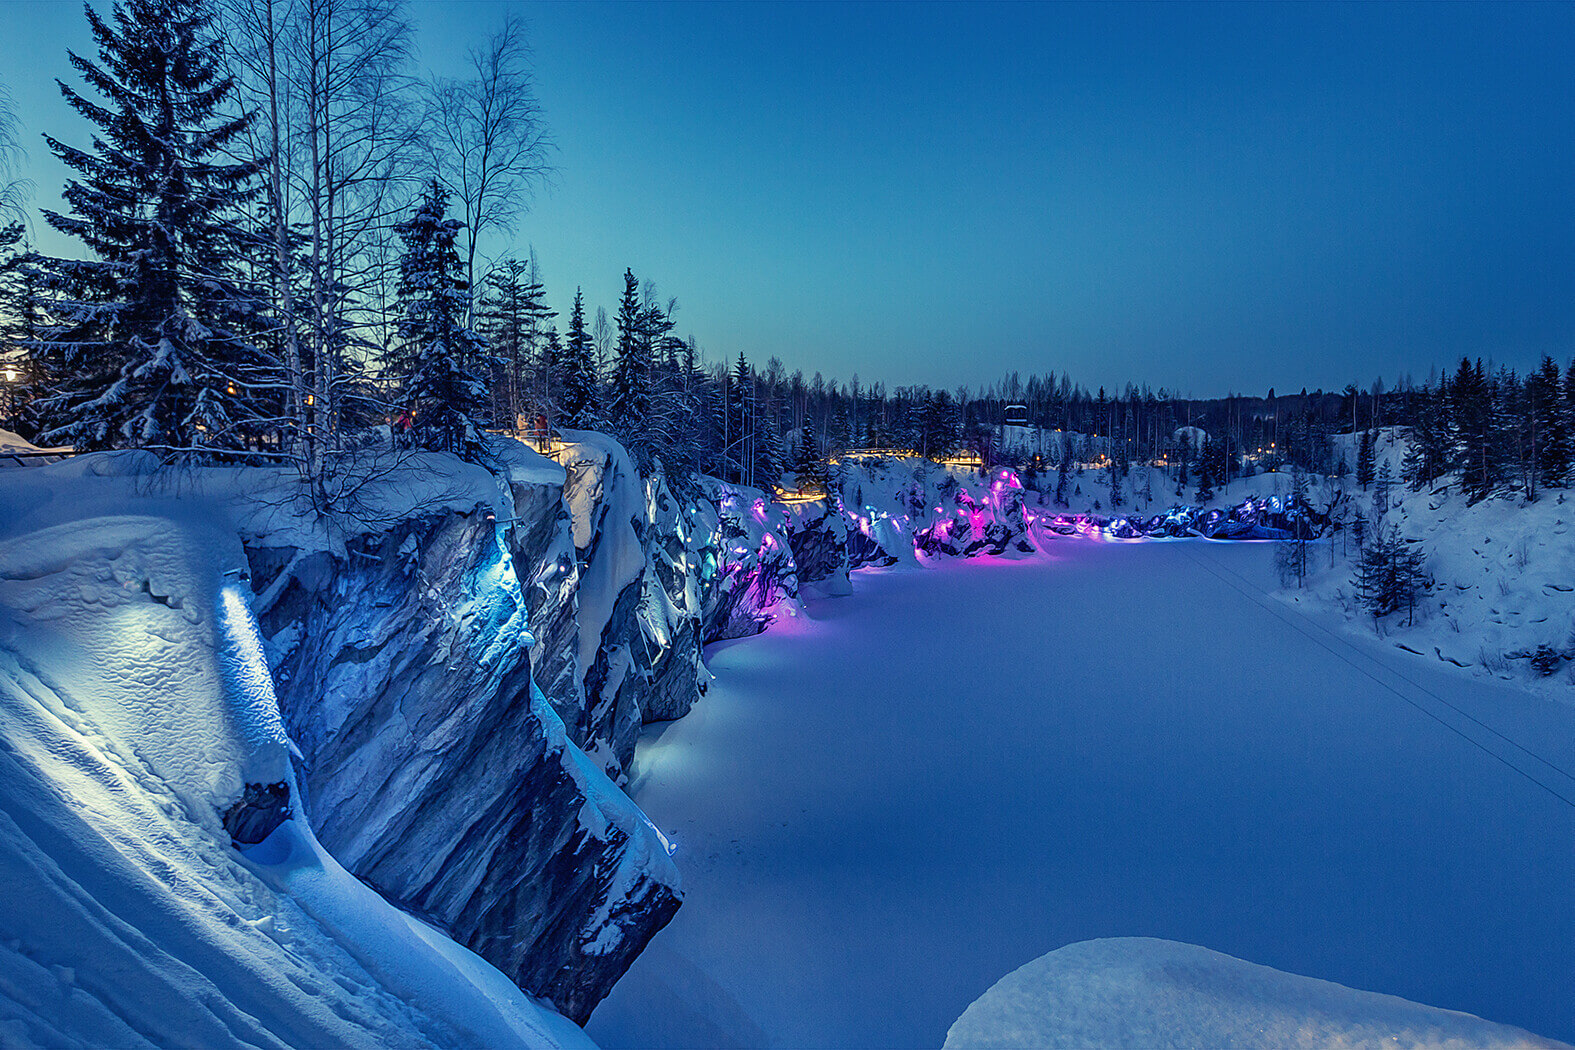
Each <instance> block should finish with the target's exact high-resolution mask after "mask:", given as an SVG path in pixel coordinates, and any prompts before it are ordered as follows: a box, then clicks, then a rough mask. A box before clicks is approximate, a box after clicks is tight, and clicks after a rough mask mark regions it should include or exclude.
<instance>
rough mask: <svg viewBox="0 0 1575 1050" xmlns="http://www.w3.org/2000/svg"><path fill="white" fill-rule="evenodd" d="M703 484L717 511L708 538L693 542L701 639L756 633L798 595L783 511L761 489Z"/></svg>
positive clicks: (707, 480)
mask: <svg viewBox="0 0 1575 1050" xmlns="http://www.w3.org/2000/svg"><path fill="white" fill-rule="evenodd" d="M701 486H702V489H703V491H704V494H705V496H706V502H707V504H709V505H710V506H711V507H712V508H714V511H715V515H716V518H715V522H716V523H715V525H714V526H713V530H714V531H713V532H712V533H711V535H710V536H709V537H706V539H707V540H708V542H707V543H706V544H705V545H704V546H697V555H698V557H699V560H700V566H701V568H700V579H701V588H702V606H703V609H704V614H703V615H704V641H705V642H707V643H710V642H715V641H720V640H722V639H724V638H744V637H748V636H749V635H752V634H759V633H760V632H761V631H763V630H765V629H766V627H767V625H769V624H770V623H771V621H772V620H773V619H774V618H775V616H776V615H777V613H778V611H779V609H781V608H786V607H789V606H792V605H795V604H796V603H797V599H798V566H797V564H796V563H795V562H794V560H793V550H792V547H791V546H790V545H789V543H788V534H787V514H786V512H785V511H784V510H783V509H782V507H781V506H779V505H774V504H772V503H771V502H770V500H769V499H768V497H767V496H766V494H765V493H764V492H762V491H760V490H759V489H752V488H747V487H745V486H742V485H730V484H728V483H726V482H722V481H718V480H716V479H714V478H702V479H701ZM699 538H700V536H699V535H698V534H696V539H699Z"/></svg>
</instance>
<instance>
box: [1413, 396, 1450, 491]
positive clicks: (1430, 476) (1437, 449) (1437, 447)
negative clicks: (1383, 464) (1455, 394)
mask: <svg viewBox="0 0 1575 1050" xmlns="http://www.w3.org/2000/svg"><path fill="white" fill-rule="evenodd" d="M1448 405H1449V383H1448V380H1442V381H1440V383H1439V387H1438V389H1437V390H1436V391H1434V390H1429V389H1426V388H1424V389H1423V390H1422V391H1421V393H1420V394H1419V395H1418V396H1417V399H1416V407H1415V410H1414V412H1413V415H1412V422H1411V441H1410V443H1409V445H1408V447H1407V448H1406V454H1405V459H1404V460H1403V461H1402V463H1401V477H1403V478H1404V479H1405V483H1406V484H1407V485H1408V486H1409V487H1410V488H1411V489H1413V490H1415V491H1420V490H1422V489H1424V488H1428V487H1430V486H1431V485H1432V484H1433V482H1435V481H1437V480H1438V478H1439V477H1440V476H1442V475H1443V473H1444V472H1445V471H1446V470H1448V469H1449V465H1450V462H1451V460H1452V458H1453V457H1452V454H1451V439H1450V434H1449V410H1448Z"/></svg>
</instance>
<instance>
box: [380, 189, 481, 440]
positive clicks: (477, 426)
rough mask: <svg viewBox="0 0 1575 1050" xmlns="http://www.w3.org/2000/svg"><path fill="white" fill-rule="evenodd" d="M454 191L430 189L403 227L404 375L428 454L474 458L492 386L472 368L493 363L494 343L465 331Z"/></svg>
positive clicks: (399, 228)
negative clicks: (489, 346) (489, 352)
mask: <svg viewBox="0 0 1575 1050" xmlns="http://www.w3.org/2000/svg"><path fill="white" fill-rule="evenodd" d="M447 207H448V191H447V190H445V189H444V188H443V187H442V185H441V184H440V183H439V182H438V181H437V180H436V179H434V180H432V182H431V183H430V184H429V185H428V186H427V189H426V192H425V193H424V194H423V195H422V198H421V203H420V204H419V205H418V206H417V207H416V210H415V213H414V214H412V215H411V217H410V218H409V219H407V220H405V221H404V222H402V223H400V224H399V225H398V226H396V227H395V232H397V233H398V234H399V238H400V240H401V241H403V242H404V245H405V251H404V254H403V255H401V256H400V260H399V307H400V319H399V326H398V334H399V339H400V341H401V346H400V354H399V360H401V361H403V362H405V368H404V369H403V371H402V374H399V375H398V376H397V378H398V380H399V386H400V390H401V393H402V395H403V398H404V403H405V407H406V408H407V409H408V410H410V411H411V412H412V413H413V415H414V417H415V418H414V426H413V428H412V429H413V432H414V434H415V438H416V441H417V443H418V444H420V445H421V446H422V447H423V448H428V449H434V450H440V451H446V452H456V453H459V454H460V455H463V456H464V457H465V458H467V459H474V458H476V456H477V455H479V454H480V452H481V449H482V429H483V420H482V417H483V413H484V412H485V410H486V405H487V386H486V383H485V382H483V381H482V380H481V379H479V378H477V376H476V375H474V374H473V373H472V372H470V371H469V370H468V368H467V365H469V364H472V363H475V362H481V361H483V360H484V358H485V356H486V342H485V341H484V340H483V339H482V338H481V337H480V336H478V335H476V333H475V332H473V331H471V330H470V329H469V328H467V327H466V326H465V317H466V307H467V305H468V301H469V294H468V293H469V288H468V286H467V285H466V283H465V277H464V269H463V265H462V262H461V260H460V257H459V252H458V250H457V249H456V248H455V240H456V238H457V236H458V234H459V227H460V224H459V222H458V221H457V220H454V219H449V218H445V217H444V213H445V211H446V210H447Z"/></svg>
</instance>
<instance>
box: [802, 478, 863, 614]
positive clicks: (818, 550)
mask: <svg viewBox="0 0 1575 1050" xmlns="http://www.w3.org/2000/svg"><path fill="white" fill-rule="evenodd" d="M787 539H788V544H789V546H790V547H792V550H793V560H794V562H795V563H796V564H797V565H798V583H799V587H800V588H802V589H803V590H804V591H805V592H807V593H809V594H813V595H816V596H820V597H827V596H832V595H839V594H851V593H853V585H852V583H851V582H849V580H848V567H849V566H848V519H847V518H846V517H844V516H843V513H842V511H841V509H840V507H838V506H837V505H835V501H832V500H818V501H816V502H813V503H798V504H794V505H793V506H792V507H791V508H789V510H788V533H787Z"/></svg>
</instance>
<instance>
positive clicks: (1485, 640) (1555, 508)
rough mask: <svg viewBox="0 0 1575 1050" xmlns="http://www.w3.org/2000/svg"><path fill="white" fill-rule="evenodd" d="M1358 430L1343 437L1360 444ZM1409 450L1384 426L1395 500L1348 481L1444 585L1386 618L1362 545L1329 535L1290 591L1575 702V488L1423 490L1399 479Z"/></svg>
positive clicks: (1325, 611) (1333, 614)
mask: <svg viewBox="0 0 1575 1050" xmlns="http://www.w3.org/2000/svg"><path fill="white" fill-rule="evenodd" d="M1351 438H1352V436H1351V435H1337V437H1336V441H1337V443H1343V445H1344V446H1347V447H1346V449H1345V450H1346V451H1350V450H1351V449H1353V448H1354V440H1349V439H1351ZM1340 447H1341V446H1340V444H1337V449H1338V448H1340ZM1405 451H1406V439H1405V435H1404V432H1403V431H1400V430H1397V429H1394V428H1386V429H1384V430H1382V431H1379V432H1378V434H1377V440H1376V441H1375V457H1374V458H1375V462H1376V463H1377V464H1378V465H1379V466H1382V465H1383V464H1385V463H1387V464H1389V465H1390V467H1391V471H1392V473H1393V476H1394V478H1395V482H1394V484H1393V485H1392V486H1391V487H1390V490H1389V494H1388V500H1387V502H1382V501H1381V500H1380V497H1379V493H1378V487H1377V486H1376V485H1372V486H1369V487H1368V489H1367V490H1366V491H1363V490H1362V489H1361V487H1360V486H1358V485H1356V484H1355V482H1354V479H1351V478H1346V479H1344V482H1343V483H1342V487H1343V489H1344V491H1345V492H1346V493H1347V495H1348V498H1349V500H1350V502H1351V505H1352V512H1353V514H1354V513H1360V514H1361V515H1362V516H1363V517H1364V518H1365V519H1366V521H1367V523H1368V525H1367V534H1368V535H1369V536H1371V535H1373V534H1374V533H1375V532H1376V531H1377V530H1378V529H1379V528H1382V529H1384V530H1387V529H1389V528H1390V527H1391V526H1393V527H1394V528H1396V529H1398V531H1399V534H1400V535H1401V536H1402V537H1403V538H1405V539H1406V540H1409V541H1411V542H1412V543H1413V545H1414V547H1415V548H1416V549H1417V550H1418V552H1419V553H1420V554H1421V555H1422V557H1423V571H1424V573H1425V575H1426V576H1427V578H1428V579H1430V580H1431V583H1432V586H1431V589H1430V591H1429V592H1428V593H1426V594H1424V595H1423V596H1422V597H1421V600H1420V602H1419V604H1418V606H1417V608H1416V610H1415V613H1414V616H1413V614H1412V613H1411V612H1410V611H1409V610H1402V611H1400V612H1396V613H1391V614H1389V615H1388V616H1386V617H1384V618H1383V619H1382V620H1380V621H1376V622H1375V621H1374V619H1373V618H1372V617H1371V616H1370V615H1367V614H1366V613H1365V612H1363V611H1362V610H1361V609H1360V608H1359V607H1358V605H1357V602H1356V597H1355V586H1354V582H1353V577H1354V574H1355V569H1356V565H1357V549H1356V545H1355V542H1354V539H1353V538H1352V537H1351V536H1349V535H1346V536H1344V537H1339V538H1336V539H1335V540H1334V541H1333V542H1332V545H1331V544H1324V545H1322V546H1321V548H1320V549H1319V550H1318V551H1316V552H1315V553H1314V556H1313V557H1312V558H1311V559H1310V563H1311V569H1312V572H1311V575H1310V576H1309V577H1308V579H1307V580H1306V581H1305V584H1306V585H1305V586H1304V587H1300V588H1298V587H1297V586H1296V585H1295V584H1291V585H1290V586H1289V587H1286V588H1284V589H1283V590H1282V591H1281V592H1280V597H1281V598H1283V599H1284V600H1285V601H1287V602H1290V603H1292V604H1294V605H1296V606H1297V607H1299V608H1301V609H1303V610H1304V611H1307V612H1309V613H1312V614H1314V615H1319V614H1321V615H1322V616H1323V617H1324V618H1326V619H1330V620H1337V621H1339V622H1340V623H1341V624H1342V625H1343V627H1344V629H1345V630H1346V631H1347V632H1348V633H1351V634H1355V635H1361V636H1364V637H1366V638H1367V639H1369V640H1377V641H1380V642H1381V643H1382V644H1383V645H1385V646H1396V647H1399V648H1401V649H1403V650H1407V651H1409V652H1411V653H1413V654H1415V655H1416V656H1417V657H1418V658H1419V659H1421V660H1424V661H1426V662H1427V663H1429V664H1435V665H1436V664H1439V663H1442V664H1443V665H1445V666H1446V667H1449V668H1452V669H1458V670H1459V671H1460V672H1461V673H1466V674H1472V675H1477V676H1482V677H1493V678H1499V679H1502V680H1505V681H1513V682H1517V683H1519V684H1520V685H1522V686H1524V687H1527V688H1530V689H1532V690H1533V691H1535V692H1538V693H1541V694H1543V695H1547V696H1550V697H1553V698H1556V699H1561V700H1564V701H1566V702H1575V689H1572V686H1575V535H1572V525H1575V494H1572V493H1569V492H1563V491H1558V490H1543V492H1542V493H1541V496H1540V498H1539V499H1538V500H1537V501H1536V502H1535V503H1529V504H1528V503H1526V502H1524V501H1523V500H1521V499H1518V498H1510V499H1490V500H1483V501H1482V502H1480V503H1477V504H1474V505H1473V504H1470V503H1468V501H1467V500H1466V498H1465V496H1464V495H1462V494H1461V493H1460V492H1459V491H1458V489H1457V488H1456V487H1454V486H1452V485H1450V484H1448V479H1445V480H1444V481H1441V482H1440V484H1439V485H1438V486H1437V487H1435V488H1434V489H1433V490H1432V491H1427V492H1412V491H1411V490H1410V489H1408V488H1406V487H1405V486H1404V485H1402V484H1400V483H1399V477H1400V474H1399V464H1400V461H1401V460H1402V459H1403V458H1404V455H1405ZM1351 454H1352V457H1353V459H1354V452H1352V453H1351ZM1331 548H1332V549H1331Z"/></svg>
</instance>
